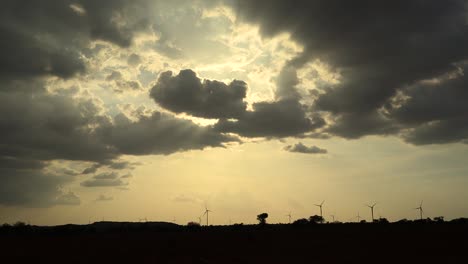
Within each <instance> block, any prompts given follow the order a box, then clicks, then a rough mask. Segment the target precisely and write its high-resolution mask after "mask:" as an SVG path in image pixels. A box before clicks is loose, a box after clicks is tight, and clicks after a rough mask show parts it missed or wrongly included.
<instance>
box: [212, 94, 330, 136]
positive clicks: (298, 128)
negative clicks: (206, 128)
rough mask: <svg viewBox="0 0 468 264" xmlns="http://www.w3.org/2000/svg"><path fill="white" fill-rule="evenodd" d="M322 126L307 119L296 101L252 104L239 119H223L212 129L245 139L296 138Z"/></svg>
mask: <svg viewBox="0 0 468 264" xmlns="http://www.w3.org/2000/svg"><path fill="white" fill-rule="evenodd" d="M323 125H324V120H323V119H321V118H320V117H317V118H314V119H310V118H308V117H307V116H306V113H305V109H304V106H303V105H301V104H300V103H298V102H297V101H296V100H281V101H276V102H261V103H254V104H253V111H247V112H246V113H245V114H244V115H243V116H241V117H240V118H239V120H236V121H230V120H226V119H223V120H220V121H219V122H218V123H217V124H216V126H215V127H216V129H218V130H219V131H221V132H230V133H236V134H239V135H241V136H245V137H287V136H299V135H302V134H304V133H306V132H309V131H311V130H313V129H316V128H319V127H321V126H323Z"/></svg>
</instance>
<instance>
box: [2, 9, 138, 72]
mask: <svg viewBox="0 0 468 264" xmlns="http://www.w3.org/2000/svg"><path fill="white" fill-rule="evenodd" d="M144 3H145V1H140V0H138V1H124V0H117V1H113V0H112V1H111V0H104V1H93V0H76V1H72V0H46V1H29V0H5V1H2V2H1V3H0V36H1V37H2V41H1V42H0V77H2V78H24V77H31V76H43V75H56V76H60V77H63V78H69V77H71V76H73V75H74V74H76V73H80V72H83V71H84V70H85V66H84V62H83V60H82V59H81V55H80V53H81V50H82V49H83V48H85V47H86V44H87V43H88V42H89V41H90V40H95V39H100V40H104V41H109V42H112V43H115V44H117V45H119V46H121V47H128V46H129V45H130V44H131V41H132V37H133V34H134V33H135V31H136V30H138V29H140V28H143V27H144V24H145V23H144V19H138V16H137V15H136V14H135V13H134V12H135V11H136V10H138V9H142V7H143V6H144ZM77 10H79V11H81V12H79V11H77ZM117 17H119V18H120V19H124V20H125V21H126V23H119V22H118V20H117V19H116V18H117Z"/></svg>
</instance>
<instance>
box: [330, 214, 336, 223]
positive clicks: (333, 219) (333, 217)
mask: <svg viewBox="0 0 468 264" xmlns="http://www.w3.org/2000/svg"><path fill="white" fill-rule="evenodd" d="M330 216H331V217H332V221H333V222H332V223H334V222H335V215H330Z"/></svg>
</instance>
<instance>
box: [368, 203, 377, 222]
mask: <svg viewBox="0 0 468 264" xmlns="http://www.w3.org/2000/svg"><path fill="white" fill-rule="evenodd" d="M376 204H377V203H374V204H373V205H368V204H366V206H367V207H369V208H370V210H371V215H372V222H374V206H375V205H376Z"/></svg>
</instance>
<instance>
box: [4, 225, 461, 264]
mask: <svg viewBox="0 0 468 264" xmlns="http://www.w3.org/2000/svg"><path fill="white" fill-rule="evenodd" d="M2 229H3V230H0V262H1V263H371V262H373V263H468V224H466V223H462V224H451V223H445V224H322V225H306V226H294V225H267V226H264V227H259V226H225V227H208V228H206V227H204V228H197V227H195V228H187V227H181V226H176V225H172V224H169V223H140V224H138V223H109V222H107V223H95V224H92V225H86V226H76V225H67V226H60V227H48V228H47V227H28V226H26V227H22V228H16V229H13V228H8V229H5V228H2Z"/></svg>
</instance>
